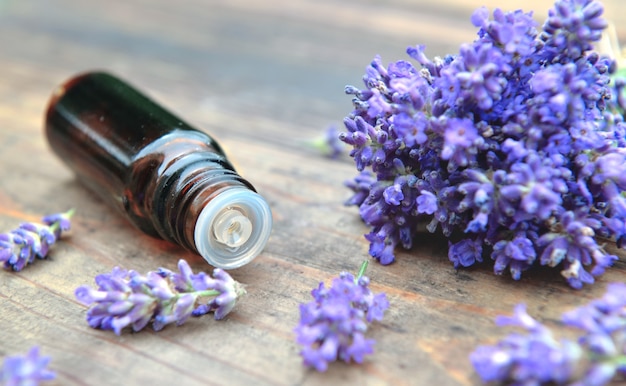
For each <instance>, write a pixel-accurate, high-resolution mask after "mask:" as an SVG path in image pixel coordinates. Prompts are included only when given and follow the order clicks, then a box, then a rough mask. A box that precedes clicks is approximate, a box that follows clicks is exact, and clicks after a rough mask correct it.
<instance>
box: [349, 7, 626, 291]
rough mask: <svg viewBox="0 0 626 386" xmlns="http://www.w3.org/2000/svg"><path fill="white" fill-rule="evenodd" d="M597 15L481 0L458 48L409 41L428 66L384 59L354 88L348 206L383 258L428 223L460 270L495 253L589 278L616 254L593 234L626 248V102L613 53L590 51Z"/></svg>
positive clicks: (576, 279) (500, 260)
mask: <svg viewBox="0 0 626 386" xmlns="http://www.w3.org/2000/svg"><path fill="white" fill-rule="evenodd" d="M602 13H603V7H602V5H601V4H600V2H598V1H592V0H557V1H556V3H555V5H554V8H552V9H551V10H550V12H549V17H548V19H547V20H546V21H545V23H544V25H543V27H542V29H541V30H539V31H538V30H537V29H536V23H535V21H534V20H533V18H532V14H531V13H524V12H522V11H515V12H508V13H505V12H503V11H501V10H499V9H496V10H495V11H494V12H493V17H492V18H490V15H489V12H488V10H487V9H485V8H479V9H478V10H476V11H475V12H474V14H473V15H472V17H471V20H472V23H473V24H474V25H475V26H476V27H478V37H477V38H476V40H474V42H472V43H470V44H464V45H462V46H461V48H460V51H459V53H458V54H457V55H449V56H446V57H444V58H439V57H437V58H435V59H433V60H430V59H428V58H427V57H426V55H425V53H424V46H416V47H410V48H408V50H407V52H408V54H409V56H410V57H411V58H413V59H414V60H415V61H417V63H419V65H420V66H419V67H416V66H414V65H413V64H412V63H410V62H408V61H404V60H400V61H397V62H394V63H391V64H389V65H388V66H387V67H385V66H384V65H383V64H382V62H381V59H380V58H379V57H376V58H375V59H374V60H373V62H372V63H371V65H370V66H369V67H368V68H367V73H366V74H365V76H364V78H363V80H364V83H365V89H359V88H357V87H353V86H347V87H346V93H347V94H350V95H353V96H354V98H353V104H354V111H352V113H351V114H350V115H349V116H348V117H346V118H345V120H344V124H345V127H346V129H347V132H344V133H342V134H340V138H341V140H343V141H344V142H345V143H347V144H349V145H352V147H353V149H352V151H351V156H352V157H353V158H354V161H355V164H356V168H357V170H358V171H360V174H358V175H357V176H356V178H355V179H354V180H353V181H350V182H348V183H347V185H348V187H349V188H351V189H352V190H353V191H354V195H353V196H352V197H351V199H350V200H349V201H348V204H351V205H357V206H358V207H359V211H360V215H361V217H362V218H363V220H364V221H365V222H366V223H367V225H369V226H370V228H371V231H370V232H369V233H368V234H367V235H366V236H365V237H366V238H367V240H368V241H369V242H370V250H369V252H370V254H371V255H372V256H373V257H374V258H375V259H377V260H378V261H380V262H381V263H382V264H390V263H391V262H393V261H394V258H395V257H394V248H395V247H396V246H397V245H401V246H403V247H404V248H407V249H408V248H411V245H412V240H413V238H414V236H415V234H416V232H417V229H418V225H419V224H421V223H425V224H428V225H427V229H428V230H429V231H430V232H435V231H440V232H443V234H444V235H445V236H446V237H448V238H449V252H448V257H449V259H450V261H451V262H452V263H453V264H454V267H455V268H458V267H468V266H471V265H472V264H474V263H475V262H476V261H482V259H483V256H486V255H489V256H490V257H491V259H492V260H494V261H495V264H494V271H495V273H496V274H502V273H503V272H505V270H506V269H507V268H508V270H509V271H510V272H511V275H512V277H513V278H514V279H516V280H517V279H519V278H520V276H521V273H522V272H523V271H525V270H527V269H528V268H530V267H531V266H533V265H538V264H540V265H547V266H550V267H558V268H560V269H561V273H562V275H563V276H564V277H565V278H566V279H567V281H568V283H569V284H570V285H571V286H572V287H574V288H581V287H582V285H583V284H584V283H593V282H594V276H598V275H601V274H602V273H603V272H604V271H605V269H606V268H607V267H609V266H610V265H611V264H612V263H613V262H614V261H615V260H617V256H615V255H612V254H610V253H608V252H607V251H606V250H605V249H604V247H603V245H602V243H598V241H597V238H598V237H602V238H608V239H613V240H615V241H616V242H617V245H618V246H619V247H623V246H624V245H626V237H625V235H626V228H625V225H624V224H625V220H626V199H625V196H624V191H625V190H626V173H624V171H625V170H626V141H625V139H624V135H625V132H626V124H625V123H624V119H623V116H622V114H621V112H623V111H624V110H623V108H624V102H625V101H624V97H623V96H620V94H619V93H616V92H615V91H616V87H615V84H614V83H612V82H611V75H612V74H613V73H614V71H615V67H616V66H615V63H614V61H613V60H612V59H611V58H608V57H604V56H601V55H599V54H597V53H595V52H594V51H592V45H593V43H594V42H596V41H597V40H599V39H600V37H601V35H602V31H603V29H604V28H605V27H606V25H607V23H606V21H605V20H604V19H603V18H602ZM622 89H623V85H622ZM620 91H621V89H620ZM618 97H619V98H618Z"/></svg>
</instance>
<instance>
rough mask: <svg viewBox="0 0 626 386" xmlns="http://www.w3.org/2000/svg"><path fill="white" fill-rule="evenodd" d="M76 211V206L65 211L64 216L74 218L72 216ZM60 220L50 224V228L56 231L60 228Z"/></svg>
mask: <svg viewBox="0 0 626 386" xmlns="http://www.w3.org/2000/svg"><path fill="white" fill-rule="evenodd" d="M74 213H76V208H72V209H70V210H68V211H67V212H65V213H63V215H62V216H64V217H66V218H68V219H70V218H72V216H73V215H74ZM59 226H60V225H59V221H57V222H55V223H52V224H51V225H48V228H50V230H51V231H52V232H53V233H54V232H56V231H57V230H58V229H59Z"/></svg>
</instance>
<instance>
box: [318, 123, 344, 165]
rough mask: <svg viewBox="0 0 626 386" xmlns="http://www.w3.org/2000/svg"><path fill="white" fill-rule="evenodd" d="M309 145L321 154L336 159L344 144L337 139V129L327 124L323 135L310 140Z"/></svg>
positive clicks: (342, 150)
mask: <svg viewBox="0 0 626 386" xmlns="http://www.w3.org/2000/svg"><path fill="white" fill-rule="evenodd" d="M310 145H311V147H313V148H315V149H317V150H318V151H319V152H320V153H321V154H322V155H323V156H325V157H328V158H330V159H337V158H339V156H341V154H342V153H343V152H344V151H345V147H346V146H345V144H344V143H343V142H342V141H340V140H339V130H338V129H337V127H336V126H335V125H331V126H329V127H328V128H327V129H326V130H325V131H324V135H323V136H322V137H320V138H316V139H314V140H312V141H311V142H310Z"/></svg>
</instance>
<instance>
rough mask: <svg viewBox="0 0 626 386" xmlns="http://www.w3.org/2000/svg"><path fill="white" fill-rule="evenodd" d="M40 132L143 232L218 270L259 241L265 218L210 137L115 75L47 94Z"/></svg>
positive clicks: (248, 256)
mask: <svg viewBox="0 0 626 386" xmlns="http://www.w3.org/2000/svg"><path fill="white" fill-rule="evenodd" d="M45 126H46V128H45V129H46V135H47V138H48V141H49V143H50V145H51V147H52V149H53V150H54V152H55V153H56V154H57V155H58V156H59V157H60V158H61V159H62V160H63V161H64V162H65V163H66V164H67V165H68V166H69V167H70V168H71V169H73V170H74V172H75V173H76V174H77V176H78V178H79V179H80V180H81V181H82V182H83V183H84V184H85V185H87V186H88V187H89V188H90V189H91V190H93V191H94V192H95V193H97V194H98V195H99V196H100V197H102V199H103V200H105V201H106V202H108V203H109V204H110V205H111V206H113V207H115V208H116V209H118V211H119V212H121V213H122V214H124V215H125V216H126V217H127V218H128V219H129V220H130V222H131V223H133V224H134V225H135V226H137V227H138V228H139V229H141V230H142V231H143V232H145V233H147V234H149V235H152V236H155V237H160V238H162V239H165V240H168V241H171V242H174V243H177V244H179V245H181V246H184V247H185V248H187V249H190V250H192V251H194V252H197V253H199V254H200V255H202V256H203V257H204V258H205V259H206V260H207V261H208V262H209V263H210V264H212V265H214V266H216V267H221V268H225V269H229V268H236V267H239V266H241V265H244V264H246V263H248V262H249V261H251V260H252V259H253V258H254V257H256V256H257V255H258V254H259V253H260V252H261V250H262V249H263V247H264V246H265V244H266V242H267V239H268V238H269V234H270V231H271V226H272V216H271V212H270V209H269V206H268V205H267V203H266V202H265V200H264V199H263V198H262V197H261V196H260V195H258V194H257V193H256V192H255V190H254V188H253V186H252V185H251V184H250V183H249V182H247V181H246V180H244V179H243V178H242V177H240V176H239V175H238V174H237V173H236V171H235V169H234V168H233V166H232V165H231V163H230V162H229V161H228V160H227V158H226V156H225V155H224V152H223V151H222V149H221V148H220V146H219V145H218V144H217V142H215V140H214V139H213V138H211V137H210V136H209V135H207V134H206V133H204V132H201V131H199V130H196V129H194V128H192V127H190V126H189V125H188V124H186V123H185V122H184V121H183V120H181V119H179V118H178V117H176V116H174V115H173V114H172V113H170V112H168V111H166V110H165V109H163V108H162V107H160V106H159V105H157V104H156V103H154V102H153V101H151V100H150V99H148V98H147V97H146V96H144V95H142V94H141V93H139V92H138V91H137V90H135V89H134V88H132V87H131V86H129V85H128V84H127V83H125V82H123V81H121V80H119V79H118V78H116V77H114V76H112V75H110V74H107V73H102V72H92V73H86V74H82V75H78V76H76V77H74V78H72V79H70V80H68V81H67V82H65V83H64V84H63V85H61V86H60V87H59V88H58V89H57V90H56V91H55V92H54V94H53V96H52V98H51V100H50V104H49V106H48V110H47V114H46V125H45Z"/></svg>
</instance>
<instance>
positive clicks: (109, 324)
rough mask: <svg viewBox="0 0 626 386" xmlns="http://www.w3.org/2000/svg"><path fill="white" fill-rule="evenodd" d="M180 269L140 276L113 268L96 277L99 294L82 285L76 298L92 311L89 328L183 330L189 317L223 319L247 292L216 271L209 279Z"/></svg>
mask: <svg viewBox="0 0 626 386" xmlns="http://www.w3.org/2000/svg"><path fill="white" fill-rule="evenodd" d="M178 269H179V271H180V272H173V271H170V270H167V269H165V268H160V269H159V270H157V271H152V272H148V273H147V274H146V275H145V276H144V275H141V274H139V273H137V272H135V271H132V270H130V271H128V270H125V269H122V268H119V267H115V268H113V271H112V272H111V273H108V274H102V275H98V276H96V278H95V281H96V284H97V285H98V289H93V288H91V287H89V286H81V287H79V288H77V289H76V292H75V295H76V298H77V299H78V301H80V302H82V303H83V304H85V305H88V306H90V308H89V310H88V311H87V323H89V326H91V327H93V328H100V329H103V330H113V331H115V333H116V334H117V335H120V334H121V332H122V329H123V328H124V327H126V326H131V327H132V329H133V331H139V330H141V329H143V328H144V327H145V326H146V325H147V324H148V323H149V322H150V321H152V327H153V328H154V330H155V331H159V330H161V329H162V328H163V327H164V326H165V325H167V324H170V323H176V325H181V324H183V323H185V321H187V319H188V318H189V316H191V315H193V316H201V315H204V314H207V313H209V312H211V311H212V312H214V313H215V319H222V318H224V317H225V316H226V315H227V314H228V313H229V312H230V311H231V310H232V309H233V307H234V306H235V303H236V302H237V300H238V299H239V298H240V297H241V296H243V295H244V294H245V293H246V291H245V289H244V288H243V285H242V284H240V283H238V282H236V281H235V280H233V278H232V277H230V275H229V274H228V273H226V272H225V271H223V270H221V269H219V268H216V269H215V270H214V271H213V278H211V277H210V276H209V275H207V274H206V273H204V272H199V273H197V274H194V273H193V271H192V270H191V268H190V267H189V264H188V263H187V262H186V261H185V260H180V261H179V262H178ZM209 298H210V300H209V301H207V302H205V303H201V301H202V300H205V299H207V300H208V299H209Z"/></svg>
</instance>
